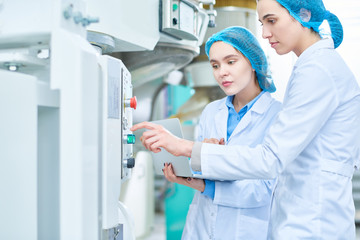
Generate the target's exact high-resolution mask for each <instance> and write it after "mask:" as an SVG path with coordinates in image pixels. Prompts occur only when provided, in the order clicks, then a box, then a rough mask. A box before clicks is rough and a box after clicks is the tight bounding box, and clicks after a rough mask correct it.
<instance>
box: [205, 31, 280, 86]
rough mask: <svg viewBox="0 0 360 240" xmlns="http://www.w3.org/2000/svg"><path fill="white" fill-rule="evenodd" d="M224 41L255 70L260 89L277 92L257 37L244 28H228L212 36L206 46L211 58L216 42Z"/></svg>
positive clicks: (207, 53)
mask: <svg viewBox="0 0 360 240" xmlns="http://www.w3.org/2000/svg"><path fill="white" fill-rule="evenodd" d="M217 41H222V42H224V43H227V44H229V45H231V46H233V47H234V48H235V49H237V50H238V51H240V52H241V53H242V54H243V55H244V56H245V57H246V58H247V59H249V61H250V63H251V66H252V68H253V69H255V72H256V78H257V80H258V82H259V85H260V88H261V89H263V90H264V91H268V92H275V91H276V87H275V85H274V82H273V80H272V78H271V75H270V74H269V72H270V71H269V67H268V63H267V59H266V56H265V53H264V51H263V50H262V48H261V47H260V44H259V42H258V41H257V39H256V38H255V36H254V35H253V34H252V33H251V32H250V31H249V30H247V29H246V28H243V27H228V28H225V29H224V30H222V31H220V32H217V33H215V34H214V35H212V36H211V37H210V38H209V39H208V40H207V42H206V44H205V52H206V55H207V56H208V57H209V51H210V48H211V46H212V45H213V43H214V42H217Z"/></svg>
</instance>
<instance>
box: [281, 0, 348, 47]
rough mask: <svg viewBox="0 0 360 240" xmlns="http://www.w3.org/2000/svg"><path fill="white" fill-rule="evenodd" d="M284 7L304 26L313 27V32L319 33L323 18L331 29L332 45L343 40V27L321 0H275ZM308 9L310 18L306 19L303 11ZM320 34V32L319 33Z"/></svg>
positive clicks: (338, 43) (336, 45)
mask: <svg viewBox="0 0 360 240" xmlns="http://www.w3.org/2000/svg"><path fill="white" fill-rule="evenodd" d="M276 1H277V2H278V3H280V4H281V5H282V6H283V7H284V8H286V9H287V10H288V11H289V13H290V15H291V16H293V17H294V18H295V19H296V20H297V21H299V22H300V23H301V24H302V25H303V26H304V27H307V28H310V29H313V30H314V31H315V32H317V33H320V29H319V27H320V25H321V24H322V23H323V21H324V20H327V21H328V23H329V26H330V30H331V37H332V38H333V40H334V46H335V48H337V47H338V46H340V44H341V42H342V40H343V35H344V33H343V28H342V25H341V23H340V21H339V19H338V18H337V16H336V15H334V14H333V13H331V12H329V11H327V10H326V9H325V6H324V3H323V1H322V0H301V1H294V0H276ZM306 10H307V11H309V12H310V13H311V18H310V19H306V17H305V15H304V12H305V11H306ZM320 35H321V34H320Z"/></svg>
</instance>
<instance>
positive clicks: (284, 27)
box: [257, 0, 305, 56]
mask: <svg viewBox="0 0 360 240" xmlns="http://www.w3.org/2000/svg"><path fill="white" fill-rule="evenodd" d="M257 12H258V15H259V21H260V22H261V23H262V28H263V29H262V37H263V38H264V39H268V41H269V44H270V45H271V47H272V48H274V49H275V51H276V52H277V53H278V54H279V55H282V54H286V53H289V52H291V51H293V52H294V53H295V54H296V55H298V56H299V55H300V54H301V52H302V51H303V50H304V49H302V45H303V44H302V41H303V40H304V39H303V38H302V36H303V32H304V31H305V30H304V27H302V25H301V24H300V23H299V22H298V21H297V20H295V19H294V18H293V17H292V16H291V15H290V14H289V12H288V10H287V9H286V8H284V7H282V6H281V5H280V4H279V3H278V2H277V1H275V0H259V1H258V3H257Z"/></svg>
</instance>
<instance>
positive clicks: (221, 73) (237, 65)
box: [209, 41, 258, 96]
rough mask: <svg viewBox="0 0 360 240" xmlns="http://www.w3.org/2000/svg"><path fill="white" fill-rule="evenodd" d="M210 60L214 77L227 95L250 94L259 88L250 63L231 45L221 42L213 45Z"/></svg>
mask: <svg viewBox="0 0 360 240" xmlns="http://www.w3.org/2000/svg"><path fill="white" fill-rule="evenodd" d="M209 58H210V64H211V66H212V69H213V74H214V77H215V79H216V81H217V83H218V84H219V86H220V88H221V89H222V90H223V91H224V92H225V94H226V95H228V96H231V95H236V94H237V93H240V92H245V93H248V92H249V91H252V90H253V88H254V89H255V88H256V87H257V86H258V85H257V83H256V79H255V71H253V68H252V67H251V64H250V61H249V60H248V59H247V58H246V57H244V55H243V54H242V53H241V52H239V51H237V50H236V49H235V48H233V47H232V46H231V45H229V44H227V43H224V42H221V41H219V42H215V43H213V45H212V46H211V48H210V51H209ZM256 89H257V88H256ZM254 91H255V90H254Z"/></svg>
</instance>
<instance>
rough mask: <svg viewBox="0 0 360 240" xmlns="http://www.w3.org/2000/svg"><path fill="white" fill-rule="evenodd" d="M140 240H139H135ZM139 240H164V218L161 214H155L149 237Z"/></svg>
mask: <svg viewBox="0 0 360 240" xmlns="http://www.w3.org/2000/svg"><path fill="white" fill-rule="evenodd" d="M136 240H140V239H136ZM141 240H166V229H165V216H164V214H161V213H156V214H155V217H154V227H153V229H152V231H151V233H150V235H148V236H146V237H145V238H141Z"/></svg>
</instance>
